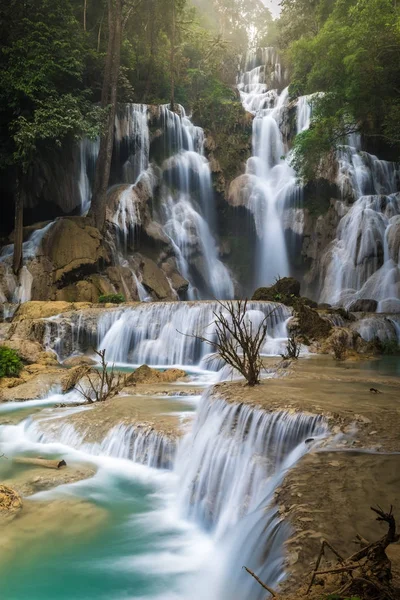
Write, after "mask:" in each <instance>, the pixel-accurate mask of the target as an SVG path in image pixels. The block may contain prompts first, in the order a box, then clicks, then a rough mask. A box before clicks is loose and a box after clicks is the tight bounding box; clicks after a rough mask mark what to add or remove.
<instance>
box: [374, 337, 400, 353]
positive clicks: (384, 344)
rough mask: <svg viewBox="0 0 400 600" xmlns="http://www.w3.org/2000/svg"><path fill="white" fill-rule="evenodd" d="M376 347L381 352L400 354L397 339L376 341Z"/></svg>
mask: <svg viewBox="0 0 400 600" xmlns="http://www.w3.org/2000/svg"><path fill="white" fill-rule="evenodd" d="M378 348H379V351H380V353H381V354H389V355H398V354H400V345H399V344H398V342H397V340H385V341H379V342H378Z"/></svg>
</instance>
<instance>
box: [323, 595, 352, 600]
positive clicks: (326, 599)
mask: <svg viewBox="0 0 400 600" xmlns="http://www.w3.org/2000/svg"><path fill="white" fill-rule="evenodd" d="M321 600H361V598H359V596H352V597H351V598H349V597H347V596H346V598H345V597H343V596H339V595H338V594H328V595H327V596H323V597H322V598H321Z"/></svg>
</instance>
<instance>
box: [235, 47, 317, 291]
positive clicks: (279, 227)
mask: <svg viewBox="0 0 400 600" xmlns="http://www.w3.org/2000/svg"><path fill="white" fill-rule="evenodd" d="M258 61H261V65H260V64H259V65H258V66H257V62H258ZM246 63H247V64H246V67H245V70H244V72H243V73H242V74H241V75H240V77H239V81H238V89H239V92H240V96H241V99H242V103H243V107H244V108H245V109H246V110H247V111H249V112H251V113H252V114H253V115H254V119H253V138H252V139H253V156H252V157H251V158H250V159H249V160H248V162H247V168H246V173H247V175H248V176H249V178H248V180H250V181H251V191H250V193H249V194H248V200H247V208H248V209H249V210H250V211H251V212H252V213H253V215H254V221H255V226H256V230H257V237H258V246H257V259H256V281H255V285H267V284H271V283H273V281H274V279H275V277H276V276H278V275H280V276H285V275H289V273H290V260H289V251H288V247H287V239H286V237H285V212H286V213H287V212H288V211H290V210H292V209H293V208H297V207H298V206H300V205H301V199H302V195H301V188H300V187H299V186H298V184H297V183H296V177H295V173H294V171H293V169H292V168H291V167H290V166H289V163H288V160H287V159H285V157H284V155H285V154H286V152H287V147H286V144H285V141H284V137H283V134H282V132H281V130H280V125H281V121H282V117H283V112H284V110H285V107H286V105H287V103H288V88H285V89H283V91H282V92H279V91H278V89H279V87H280V86H281V85H282V81H283V77H282V68H281V64H280V62H279V57H278V55H277V53H276V52H275V50H274V49H273V48H265V49H263V50H259V51H258V52H257V53H250V54H249V55H248V56H247V61H246ZM305 125H306V123H303V121H302V126H304V127H305Z"/></svg>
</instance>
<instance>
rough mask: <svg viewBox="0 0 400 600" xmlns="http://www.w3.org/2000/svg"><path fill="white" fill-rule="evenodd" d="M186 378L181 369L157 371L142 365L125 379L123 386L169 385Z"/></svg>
mask: <svg viewBox="0 0 400 600" xmlns="http://www.w3.org/2000/svg"><path fill="white" fill-rule="evenodd" d="M185 376H186V373H185V371H183V370H182V369H167V370H166V371H158V370H157V369H152V368H151V367H149V366H148V365H142V366H141V367H139V368H138V369H136V371H134V372H133V373H131V374H130V375H128V376H127V377H126V379H125V385H126V386H127V387H128V386H130V385H136V384H137V383H171V382H173V381H177V380H178V379H182V378H183V377H185Z"/></svg>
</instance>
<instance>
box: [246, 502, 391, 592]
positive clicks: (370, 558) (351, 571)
mask: <svg viewBox="0 0 400 600" xmlns="http://www.w3.org/2000/svg"><path fill="white" fill-rule="evenodd" d="M371 510H372V511H374V512H375V513H376V514H377V515H378V516H377V521H381V522H383V523H387V525H388V531H387V533H386V534H385V535H384V536H383V537H382V538H380V539H379V540H377V541H376V542H372V543H371V542H369V541H368V540H366V539H365V538H363V537H361V536H360V535H357V536H356V539H355V540H354V542H355V543H356V544H358V545H359V546H360V550H357V552H355V553H354V554H352V555H351V556H350V557H349V558H346V559H345V558H343V557H342V556H341V554H340V553H339V552H338V551H337V550H336V549H335V548H334V547H333V546H332V545H331V544H330V543H329V542H328V541H327V540H323V542H322V544H321V549H320V551H319V554H318V557H317V560H316V563H315V567H314V571H313V572H312V576H311V581H310V583H309V585H308V587H307V590H306V591H302V590H299V592H298V593H299V596H298V597H299V600H300V598H305V597H307V596H308V595H309V593H310V591H311V588H312V586H313V584H314V583H316V579H317V577H318V576H320V577H321V576H322V577H323V576H325V575H334V576H335V575H336V576H337V584H338V583H339V584H340V588H339V589H337V590H335V591H334V592H331V593H330V595H329V596H328V597H332V598H333V597H334V598H338V599H339V598H341V599H344V598H349V597H354V598H355V597H357V598H362V599H363V600H399V596H398V592H397V591H396V590H395V589H394V588H393V586H392V585H391V579H392V572H391V562H390V560H389V558H388V557H387V555H386V552H385V550H386V548H387V547H388V546H389V545H390V544H393V543H395V542H397V541H399V539H400V535H399V534H397V532H396V521H395V518H394V516H393V507H392V506H391V507H390V511H389V512H388V513H385V512H384V511H383V510H382V509H381V508H380V507H379V506H378V507H377V508H373V507H371ZM327 550H330V552H332V554H334V555H335V557H336V559H337V562H338V564H337V566H332V567H330V568H326V569H321V570H320V564H321V560H322V558H323V557H324V556H325V553H326V551H327ZM243 568H244V569H246V571H247V572H248V573H249V574H250V575H251V576H252V577H253V578H254V579H255V580H256V581H257V583H259V584H260V585H261V587H263V588H264V589H265V590H267V591H268V592H269V594H270V595H271V596H272V597H273V598H275V599H276V600H279V598H281V600H284V598H285V597H286V595H285V594H282V595H280V594H279V595H278V593H277V592H276V591H275V590H273V589H272V588H271V587H269V586H268V585H266V584H265V583H264V582H263V581H261V579H260V578H259V577H257V575H256V574H255V573H254V572H253V571H251V570H250V569H248V568H247V567H243ZM335 581H336V579H333V584H335ZM318 583H321V580H319V581H318ZM337 584H336V585H337ZM304 590H305V588H304ZM304 594H305V596H304ZM322 595H323V594H322V593H321V598H322ZM293 597H294V596H292V595H290V598H293ZM296 597H297V596H296ZM313 597H314V596H313ZM319 597H320V596H319V595H318V598H319ZM324 597H325V596H324Z"/></svg>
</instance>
